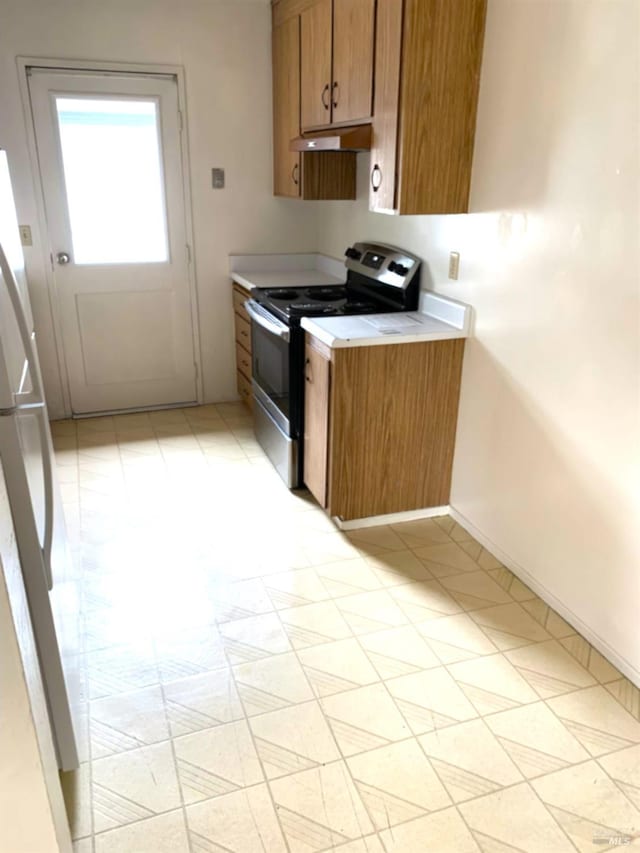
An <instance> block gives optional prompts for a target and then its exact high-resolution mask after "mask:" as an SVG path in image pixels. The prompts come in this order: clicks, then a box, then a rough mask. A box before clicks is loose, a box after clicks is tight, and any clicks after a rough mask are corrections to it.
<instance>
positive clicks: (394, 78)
mask: <svg viewBox="0 0 640 853" xmlns="http://www.w3.org/2000/svg"><path fill="white" fill-rule="evenodd" d="M403 5H404V0H378V10H377V23H376V51H375V100H374V107H373V120H372V123H371V124H372V133H373V142H372V147H371V158H370V172H369V209H370V210H374V211H380V212H391V211H393V210H394V209H395V204H396V163H397V152H398V111H399V108H400V107H399V96H400V54H401V50H402V14H403Z"/></svg>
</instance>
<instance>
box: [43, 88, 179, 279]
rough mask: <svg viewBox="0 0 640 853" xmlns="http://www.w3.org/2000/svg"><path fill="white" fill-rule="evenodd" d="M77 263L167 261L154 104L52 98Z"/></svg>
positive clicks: (130, 101) (164, 217)
mask: <svg viewBox="0 0 640 853" xmlns="http://www.w3.org/2000/svg"><path fill="white" fill-rule="evenodd" d="M56 107H57V112H58V123H59V127H60V143H61V146H62V162H63V166H64V179H65V185H66V193H67V204H68V206H69V220H70V224H71V238H72V242H73V255H72V259H73V262H74V263H76V264H127V263H128V264H135V263H154V262H155V263H158V262H162V261H166V260H167V259H168V246H167V228H166V216H165V201H164V190H163V177H162V165H161V152H160V138H159V133H158V108H157V104H156V102H155V100H149V99H147V100H124V99H122V100H113V99H106V98H100V99H97V98H92V99H89V98H68V97H67V98H65V97H56Z"/></svg>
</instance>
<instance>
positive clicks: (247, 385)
mask: <svg viewBox="0 0 640 853" xmlns="http://www.w3.org/2000/svg"><path fill="white" fill-rule="evenodd" d="M236 381H237V385H238V394H240V396H241V398H242V399H243V400H244V402H245V403H246V404H247V406H249V408H250V409H251V408H253V392H252V391H251V382H250V381H249V380H248V379H247V377H246V376H244V375H243V374H242V373H240V371H239V370H238V372H237V373H236Z"/></svg>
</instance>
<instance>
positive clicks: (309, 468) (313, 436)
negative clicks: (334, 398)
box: [304, 337, 331, 507]
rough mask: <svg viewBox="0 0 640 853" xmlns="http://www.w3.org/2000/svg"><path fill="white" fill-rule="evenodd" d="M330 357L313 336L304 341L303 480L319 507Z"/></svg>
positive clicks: (323, 496) (326, 438)
mask: <svg viewBox="0 0 640 853" xmlns="http://www.w3.org/2000/svg"><path fill="white" fill-rule="evenodd" d="M330 370H331V364H330V361H329V359H328V358H327V357H326V355H324V354H323V353H322V352H320V351H319V349H318V347H317V345H316V344H315V343H314V339H313V338H309V337H307V342H306V344H305V383H304V482H305V485H306V486H307V488H308V489H309V491H310V492H311V494H312V495H313V496H314V497H315V499H316V500H317V501H318V503H319V504H320V506H322V507H326V506H327V459H328V441H329V376H330Z"/></svg>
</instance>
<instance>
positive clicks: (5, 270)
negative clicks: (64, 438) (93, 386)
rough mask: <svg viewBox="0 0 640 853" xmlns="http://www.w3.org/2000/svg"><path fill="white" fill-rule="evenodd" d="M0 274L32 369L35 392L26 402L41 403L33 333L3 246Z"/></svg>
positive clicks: (0, 252) (0, 251)
mask: <svg viewBox="0 0 640 853" xmlns="http://www.w3.org/2000/svg"><path fill="white" fill-rule="evenodd" d="M0 272H2V278H3V279H4V281H5V284H6V287H7V293H8V294H9V299H10V300H11V305H12V307H13V312H14V314H15V318H16V323H17V326H18V330H19V332H20V338H21V340H22V346H23V347H24V352H25V355H26V357H27V361H28V362H29V366H30V368H31V382H32V383H33V391H31V392H30V393H29V394H28V397H29V399H28V400H25V402H28V403H40V402H42V401H43V400H44V392H43V390H42V385H41V383H40V375H39V372H38V360H37V358H36V353H35V350H34V348H33V343H32V340H31V333H30V332H29V328H28V326H27V321H26V319H25V316H24V311H23V309H22V302H21V300H20V291H19V290H18V283H17V282H16V279H15V276H14V274H13V270H12V269H11V267H10V266H9V262H8V261H7V256H6V255H5V253H4V250H3V248H2V246H0ZM16 402H18V401H16Z"/></svg>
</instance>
